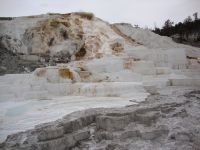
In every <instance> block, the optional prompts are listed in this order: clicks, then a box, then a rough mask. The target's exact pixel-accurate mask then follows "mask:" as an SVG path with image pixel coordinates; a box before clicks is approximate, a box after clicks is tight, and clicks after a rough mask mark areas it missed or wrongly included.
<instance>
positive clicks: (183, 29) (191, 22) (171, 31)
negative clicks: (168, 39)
mask: <svg viewBox="0 0 200 150" xmlns="http://www.w3.org/2000/svg"><path fill="white" fill-rule="evenodd" d="M153 32H155V33H157V34H159V35H162V36H172V35H176V34H178V35H179V36H180V37H183V36H186V38H187V37H188V35H190V34H193V33H199V34H200V19H199V18H198V13H194V14H193V18H192V17H191V16H188V17H187V18H186V19H185V20H184V21H183V22H179V23H177V24H174V22H173V21H171V20H170V19H168V20H166V21H165V23H164V25H163V27H162V28H161V29H160V28H157V27H155V29H154V30H153ZM197 40H198V41H200V37H199V38H198V39H197Z"/></svg>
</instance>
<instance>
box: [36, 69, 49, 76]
mask: <svg viewBox="0 0 200 150" xmlns="http://www.w3.org/2000/svg"><path fill="white" fill-rule="evenodd" d="M46 72H47V70H46V69H45V68H41V69H37V70H36V72H35V75H36V76H38V77H44V76H45V74H46Z"/></svg>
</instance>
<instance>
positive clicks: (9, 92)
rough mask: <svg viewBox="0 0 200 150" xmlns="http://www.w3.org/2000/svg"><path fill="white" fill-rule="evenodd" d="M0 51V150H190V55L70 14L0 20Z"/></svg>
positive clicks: (159, 40)
mask: <svg viewBox="0 0 200 150" xmlns="http://www.w3.org/2000/svg"><path fill="white" fill-rule="evenodd" d="M0 52H1V53H0V54H1V57H0V58H1V61H0V73H1V74H2V76H0V122H1V124H0V137H1V139H0V140H1V141H2V142H3V141H4V142H3V143H2V144H1V145H0V149H52V150H53V149H60V150H63V149H73V148H74V149H76V150H77V149H101V148H102V149H117V148H118V149H120V148H121V149H131V147H132V149H134V147H135V149H161V148H162V145H163V147H164V148H163V149H166V150H167V149H169V148H168V146H169V147H170V148H174V149H176V148H179V147H180V145H181V143H183V142H184V144H183V146H182V148H185V149H192V148H194V147H195V148H196V147H198V144H199V143H198V142H197V141H198V140H196V139H198V136H199V134H198V133H200V130H199V128H198V127H197V126H198V124H199V123H200V122H199V117H198V116H199V102H198V100H199V86H200V49H199V48H196V47H192V46H187V45H184V44H177V43H175V42H174V41H173V40H172V39H171V38H169V37H165V36H160V35H158V34H155V33H153V32H151V31H149V30H145V29H140V28H134V27H132V25H131V24H127V23H117V24H109V23H108V22H106V21H103V20H101V19H99V18H97V17H95V16H94V15H93V14H91V13H85V12H77V13H76V12H75V13H69V14H52V13H51V14H45V15H38V16H27V17H17V18H0ZM191 97H192V98H193V100H192V99H191ZM86 109H89V110H86ZM194 110H196V111H195V112H194ZM75 111H78V112H75ZM71 113H72V114H71ZM65 115H66V116H65ZM175 120H177V124H176V123H174V121H175ZM192 121H193V126H192V127H191V126H190V125H189V124H188V122H192ZM48 122H50V123H48ZM42 123H44V124H42ZM39 124H40V125H39ZM196 131H198V132H196ZM195 132H196V133H195ZM14 133H16V134H14ZM191 134H192V138H191ZM8 135H9V136H8ZM6 137H7V139H6ZM135 138H136V139H137V141H136V143H134V142H135V140H134V139H135ZM5 139H6V140H5ZM159 139H160V140H159ZM85 142H86V143H85ZM104 142H105V143H104ZM66 143H67V144H66ZM144 145H145V146H144Z"/></svg>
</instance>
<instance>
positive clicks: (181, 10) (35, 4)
mask: <svg viewBox="0 0 200 150" xmlns="http://www.w3.org/2000/svg"><path fill="white" fill-rule="evenodd" d="M74 11H88V12H93V13H94V14H95V15H96V16H97V17H99V18H101V19H104V20H106V21H109V22H111V23H114V22H129V23H131V24H133V25H134V24H138V25H139V26H141V27H145V26H148V27H154V25H156V26H158V27H161V26H162V25H163V23H164V21H165V20H167V19H168V18H169V19H171V20H173V21H174V22H179V21H183V20H184V18H186V17H187V16H188V15H191V16H192V14H193V13H194V12H199V17H200V0H0V16H1V17H4V16H11V17H16V16H27V15H37V14H44V13H48V12H58V13H67V12H74Z"/></svg>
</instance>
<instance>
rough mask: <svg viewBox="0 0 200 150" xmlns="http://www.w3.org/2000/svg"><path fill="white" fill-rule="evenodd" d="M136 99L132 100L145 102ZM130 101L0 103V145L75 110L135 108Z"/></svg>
mask: <svg viewBox="0 0 200 150" xmlns="http://www.w3.org/2000/svg"><path fill="white" fill-rule="evenodd" d="M145 97H146V96H145V95H138V96H136V97H134V99H145ZM130 100H131V99H130V98H120V97H80V96H65V97H55V98H52V99H49V100H26V101H18V102H16V101H4V102H2V101H1V102H0V141H1V142H2V141H3V140H5V138H6V137H7V135H9V134H12V133H15V132H19V131H24V130H27V129H31V128H33V127H34V126H35V125H38V124H41V123H45V122H49V121H54V120H56V119H59V118H61V117H63V116H64V115H67V114H69V113H72V112H74V111H78V110H84V109H88V108H97V107H122V106H126V105H133V104H136V103H134V102H131V101H130Z"/></svg>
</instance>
